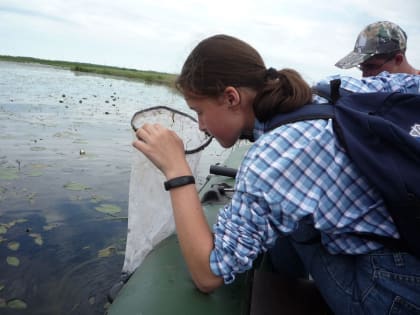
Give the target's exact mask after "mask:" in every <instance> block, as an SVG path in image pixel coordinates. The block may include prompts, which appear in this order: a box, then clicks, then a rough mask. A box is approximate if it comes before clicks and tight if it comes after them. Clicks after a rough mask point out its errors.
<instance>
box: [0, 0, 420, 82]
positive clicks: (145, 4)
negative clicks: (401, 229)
mask: <svg viewBox="0 0 420 315" xmlns="http://www.w3.org/2000/svg"><path fill="white" fill-rule="evenodd" d="M418 12H420V2H419V1H417V0H407V1H405V2H404V5H401V4H397V3H396V2H395V1H390V0H385V1H384V0H381V1H380V0H371V1H361V0H336V1H334V2H331V1H318V2H317V3H313V1H309V0H294V1H285V0H259V1H254V0H243V1H240V2H239V1H225V0H223V1H222V0H213V1H208V0H178V1H172V0H120V1H110V0H102V1H99V0H72V1H65V0H45V1H44V0H32V1H22V0H20V1H16V0H13V1H10V0H0V36H1V38H2V40H3V42H2V46H1V47H0V54H10V55H24V56H34V57H39V58H47V59H61V60H63V59H64V60H70V61H81V62H92V63H100V64H109V65H115V66H122V67H131V68H137V69H152V70H157V71H167V72H178V71H179V69H180V68H181V66H182V63H183V61H184V59H185V58H186V56H187V54H188V53H189V51H190V50H191V49H192V48H193V46H194V45H195V44H197V42H198V41H199V40H201V39H203V38H204V37H207V36H209V35H213V34H215V33H226V34H229V35H233V36H237V37H239V38H241V39H243V40H245V41H247V42H249V43H250V44H252V45H253V46H254V47H255V48H256V49H257V50H259V51H260V53H261V55H262V56H263V57H264V59H265V60H266V63H267V65H268V66H273V67H278V68H281V67H293V68H296V69H297V70H298V71H301V72H302V73H303V75H304V76H305V77H306V78H308V80H316V79H319V78H320V77H324V76H326V75H328V74H333V73H346V74H353V75H359V73H357V72H356V71H354V70H346V71H343V70H340V69H337V68H335V67H334V66H333V65H334V63H335V62H336V61H337V60H338V59H340V58H341V57H343V56H344V55H345V54H347V53H348V52H349V51H350V50H352V48H353V45H354V41H355V39H356V36H357V34H358V33H359V31H360V30H361V29H362V28H363V27H364V26H365V25H367V24H369V23H371V22H374V21H377V20H382V19H387V20H392V21H394V22H396V23H398V24H400V25H401V26H402V27H403V28H404V29H405V30H406V32H407V33H408V35H409V43H408V45H409V46H408V47H409V49H408V52H407V56H408V57H409V60H410V62H411V63H412V64H413V65H414V66H417V67H420V57H419V54H417V51H419V49H420V46H419V45H420V44H418V43H420V40H419V39H420V27H419V24H420V21H419V20H418V17H417V15H418V14H417V13H418Z"/></svg>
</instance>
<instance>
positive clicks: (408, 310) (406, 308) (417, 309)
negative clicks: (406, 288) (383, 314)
mask: <svg viewBox="0 0 420 315" xmlns="http://www.w3.org/2000/svg"><path fill="white" fill-rule="evenodd" d="M388 314H389V315H420V306H417V305H415V304H413V303H410V302H408V301H407V300H405V299H404V298H402V297H400V296H396V297H395V299H394V301H393V302H392V305H391V308H390V309H389V313H388Z"/></svg>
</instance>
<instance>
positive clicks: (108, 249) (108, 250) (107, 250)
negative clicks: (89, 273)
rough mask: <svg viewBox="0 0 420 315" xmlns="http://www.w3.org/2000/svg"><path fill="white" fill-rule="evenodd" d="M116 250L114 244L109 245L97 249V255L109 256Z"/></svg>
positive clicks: (100, 256)
mask: <svg viewBox="0 0 420 315" xmlns="http://www.w3.org/2000/svg"><path fill="white" fill-rule="evenodd" d="M116 251H117V249H116V248H115V246H113V245H111V246H108V247H105V248H104V249H101V250H100V251H98V257H99V258H104V257H109V256H111V255H113V254H114V253H115V252H116Z"/></svg>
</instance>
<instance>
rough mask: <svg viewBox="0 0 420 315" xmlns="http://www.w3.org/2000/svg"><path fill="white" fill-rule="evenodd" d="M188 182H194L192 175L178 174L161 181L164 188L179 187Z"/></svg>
mask: <svg viewBox="0 0 420 315" xmlns="http://www.w3.org/2000/svg"><path fill="white" fill-rule="evenodd" d="M189 184H195V179H194V176H179V177H175V178H172V179H170V180H167V181H166V182H164V183H163V185H164V186H165V190H170V189H172V188H176V187H181V186H185V185H189Z"/></svg>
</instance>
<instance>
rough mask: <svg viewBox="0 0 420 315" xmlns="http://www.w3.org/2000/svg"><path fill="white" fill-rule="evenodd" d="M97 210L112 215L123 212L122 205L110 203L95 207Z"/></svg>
mask: <svg viewBox="0 0 420 315" xmlns="http://www.w3.org/2000/svg"><path fill="white" fill-rule="evenodd" d="M95 210H96V211H99V212H102V213H105V214H110V215H113V214H116V213H119V212H121V208H120V207H118V206H116V205H112V204H109V203H103V204H101V205H100V206H99V207H95Z"/></svg>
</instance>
